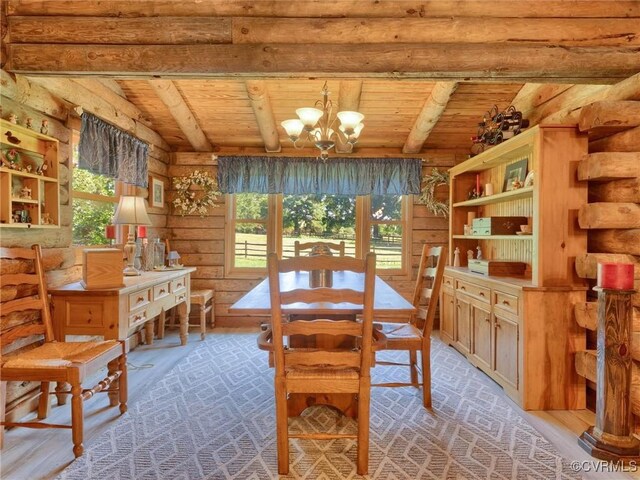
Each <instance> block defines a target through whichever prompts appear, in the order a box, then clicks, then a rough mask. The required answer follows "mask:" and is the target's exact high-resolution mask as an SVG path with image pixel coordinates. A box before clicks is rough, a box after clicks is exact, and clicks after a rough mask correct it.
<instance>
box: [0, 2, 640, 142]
mask: <svg viewBox="0 0 640 480" xmlns="http://www.w3.org/2000/svg"><path fill="white" fill-rule="evenodd" d="M639 17H640V2H638V1H634V0H617V1H615V2H614V1H595V0H519V1H517V2H516V1H508V0H494V1H493V2H485V1H477V0H423V1H411V0H398V1H378V0H334V1H332V2H326V1H322V0H298V1H297V2H287V1H277V2H274V1H267V0H256V1H228V0H182V1H180V2H177V1H174V0H137V1H131V0H110V1H108V2H106V1H97V0H86V1H82V2H79V1H75V0H3V1H2V23H3V37H2V50H3V53H4V55H3V56H2V67H3V68H4V69H5V70H7V71H10V72H14V73H20V74H25V75H32V76H33V75H35V76H47V75H55V76H67V77H75V78H78V77H99V78H105V77H107V78H109V79H110V80H111V81H114V80H117V81H118V82H119V87H118V88H121V89H122V91H123V93H124V94H125V95H126V97H127V99H128V101H130V102H131V103H133V104H134V105H135V106H136V107H137V108H139V109H140V110H141V111H142V113H143V115H144V116H145V117H147V118H148V119H149V121H150V122H151V124H152V125H153V128H155V129H156V130H157V131H158V132H159V134H160V135H161V136H162V137H163V138H164V139H165V140H166V142H167V143H168V144H169V146H170V147H171V149H173V150H183V151H185V150H197V151H211V150H213V151H226V150H229V149H231V150H232V151H235V152H238V153H242V152H245V153H260V152H265V151H266V152H278V151H283V152H285V151H287V150H291V149H290V142H289V140H288V139H287V137H286V134H285V132H284V130H283V129H282V127H281V126H280V122H281V121H282V120H284V119H287V118H292V117H294V115H295V109H296V108H299V107H302V106H312V105H313V104H314V103H315V101H316V100H318V99H319V98H320V90H321V88H322V85H323V83H324V81H325V80H326V81H327V82H328V85H329V90H330V91H331V93H332V95H331V98H332V100H333V101H334V103H335V104H336V108H338V109H340V108H343V109H344V108H345V107H347V108H348V109H357V110H359V111H361V112H362V113H363V114H364V115H365V120H364V123H365V129H364V131H363V133H362V135H361V139H360V141H359V143H358V148H357V153H359V154H366V153H367V152H372V153H373V152H375V153H385V154H394V153H395V154H398V153H400V152H404V153H406V154H417V153H421V152H425V151H427V150H441V149H447V150H456V151H459V152H467V151H468V150H469V147H470V144H471V142H470V137H471V136H473V135H475V134H476V131H477V123H478V122H479V121H480V120H481V118H482V115H483V113H484V112H485V111H486V110H488V109H490V108H491V106H492V105H494V104H496V105H498V106H499V107H500V108H505V107H507V106H508V105H509V104H510V103H511V102H512V100H513V99H514V97H515V96H516V94H517V93H518V92H519V91H520V90H521V87H522V86H523V85H525V84H529V85H527V87H528V89H523V90H526V91H531V90H532V88H531V86H530V85H531V82H548V83H555V84H573V83H579V84H607V83H615V82H618V81H620V80H622V79H624V78H627V77H629V76H631V75H633V74H635V73H637V72H638V71H640V54H639V53H638V48H639V45H640V21H638V18H639ZM112 86H113V85H112ZM554 88H555V87H554ZM566 88H567V87H564V86H562V87H558V91H562V90H564V89H566ZM340 104H342V105H340ZM285 153H288V152H285ZM315 153H316V150H315V149H314V148H310V149H309V150H308V151H307V154H309V155H313V154H315Z"/></svg>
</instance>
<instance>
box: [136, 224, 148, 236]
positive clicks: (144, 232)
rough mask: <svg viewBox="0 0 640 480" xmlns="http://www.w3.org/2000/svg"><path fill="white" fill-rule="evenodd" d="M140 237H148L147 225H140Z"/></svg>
mask: <svg viewBox="0 0 640 480" xmlns="http://www.w3.org/2000/svg"><path fill="white" fill-rule="evenodd" d="M138 238H147V227H146V226H144V225H138Z"/></svg>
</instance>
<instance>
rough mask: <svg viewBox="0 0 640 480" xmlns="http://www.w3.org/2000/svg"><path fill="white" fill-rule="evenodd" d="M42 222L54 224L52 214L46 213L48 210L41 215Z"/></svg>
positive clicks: (43, 223)
mask: <svg viewBox="0 0 640 480" xmlns="http://www.w3.org/2000/svg"><path fill="white" fill-rule="evenodd" d="M40 223H41V224H42V225H52V224H53V220H52V219H51V214H49V213H46V212H45V213H43V214H42V215H41V216H40Z"/></svg>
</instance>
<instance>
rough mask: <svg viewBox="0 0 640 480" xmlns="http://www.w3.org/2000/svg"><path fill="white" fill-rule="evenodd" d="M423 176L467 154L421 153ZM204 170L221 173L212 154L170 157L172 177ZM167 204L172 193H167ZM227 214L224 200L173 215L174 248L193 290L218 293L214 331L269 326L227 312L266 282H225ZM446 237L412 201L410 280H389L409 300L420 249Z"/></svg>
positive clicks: (443, 224) (438, 222)
mask: <svg viewBox="0 0 640 480" xmlns="http://www.w3.org/2000/svg"><path fill="white" fill-rule="evenodd" d="M423 158H425V159H426V160H427V161H426V162H425V166H424V170H425V173H426V172H428V171H430V170H431V168H433V167H438V168H439V169H448V168H449V167H451V166H453V165H455V164H456V163H458V162H460V161H462V160H464V159H465V158H466V155H464V154H460V153H456V152H454V151H450V152H449V151H432V152H427V153H425V154H423ZM195 169H199V170H206V171H208V172H209V173H210V174H211V175H216V174H217V167H216V161H215V157H214V156H213V155H212V154H210V153H190V152H189V153H188V152H177V153H174V154H172V162H171V167H170V168H169V174H170V176H176V177H177V176H182V175H187V174H188V173H190V172H191V171H193V170H195ZM438 195H439V196H441V198H442V199H446V198H447V195H448V192H447V188H446V187H443V188H442V190H441V191H439V192H438ZM168 197H169V199H172V198H173V192H172V191H171V192H169V195H168ZM225 213H226V205H225V201H224V198H221V199H220V203H219V204H218V208H213V209H210V211H209V214H208V215H207V216H204V217H201V216H199V215H185V216H181V215H179V214H175V213H174V212H171V213H170V214H169V216H168V218H167V229H168V235H169V238H170V240H171V248H172V249H174V250H177V251H178V252H179V253H180V255H181V256H182V260H183V261H184V263H185V264H188V265H191V266H195V267H197V271H196V272H195V273H194V274H193V275H192V287H193V288H212V289H214V290H215V313H216V326H225V327H246V326H257V325H259V324H260V323H262V322H264V321H266V317H264V316H255V317H248V316H246V315H237V314H236V315H234V314H230V313H229V307H230V306H231V305H232V304H233V303H234V302H235V301H236V300H238V299H239V298H240V297H242V296H243V295H244V294H245V293H247V292H248V291H249V290H250V289H251V288H253V287H254V286H255V285H257V284H258V283H259V282H260V281H261V280H263V279H264V277H265V276H264V275H256V276H255V277H250V278H246V277H245V278H236V277H234V278H225V268H224V258H225V255H224V254H225V244H224V238H225V231H224V229H225ZM447 238H448V220H447V219H444V218H442V217H435V216H434V215H433V214H432V213H430V212H429V211H428V210H427V209H426V207H425V206H424V205H420V204H418V203H417V202H415V201H414V206H413V219H412V231H411V239H412V243H411V256H412V262H411V263H412V267H413V268H412V275H411V277H409V276H389V277H386V280H388V281H389V283H390V284H391V285H393V287H394V288H396V289H397V290H398V291H400V292H401V293H402V294H403V295H405V296H406V297H407V298H408V299H411V295H412V293H413V286H414V284H415V272H416V270H417V267H418V262H419V260H420V254H421V252H422V245H423V244H424V243H428V244H430V245H445V244H446V243H447Z"/></svg>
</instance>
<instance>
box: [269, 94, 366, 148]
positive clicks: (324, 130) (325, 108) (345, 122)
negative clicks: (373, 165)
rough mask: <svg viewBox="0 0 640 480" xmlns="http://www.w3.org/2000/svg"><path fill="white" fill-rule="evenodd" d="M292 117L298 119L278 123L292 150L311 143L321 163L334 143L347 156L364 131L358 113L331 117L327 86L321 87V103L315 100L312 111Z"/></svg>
mask: <svg viewBox="0 0 640 480" xmlns="http://www.w3.org/2000/svg"><path fill="white" fill-rule="evenodd" d="M296 115H298V118H293V119H290V120H285V121H284V122H282V123H281V125H282V127H283V128H284V129H285V131H286V132H287V135H288V136H289V139H290V140H291V141H292V142H293V146H294V147H295V148H304V147H305V146H306V144H307V142H310V143H313V144H314V145H315V146H316V147H318V149H320V158H322V159H326V158H328V157H329V150H331V148H333V147H334V146H335V144H336V141H338V140H339V141H341V142H342V143H344V144H345V145H346V146H347V148H348V150H347V152H351V151H352V150H353V146H354V145H355V143H356V142H357V141H358V137H359V136H360V132H361V131H362V129H363V128H364V124H363V123H362V120H363V119H364V115H362V114H361V113H358V112H350V111H347V110H345V111H342V112H338V113H336V115H335V116H333V102H332V101H331V100H329V89H328V88H327V82H325V83H324V87H322V100H318V101H317V102H316V103H315V107H306V108H298V109H297V110H296ZM336 119H339V120H340V126H339V127H338V130H337V131H336V130H334V129H333V126H334V124H335V123H336Z"/></svg>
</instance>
